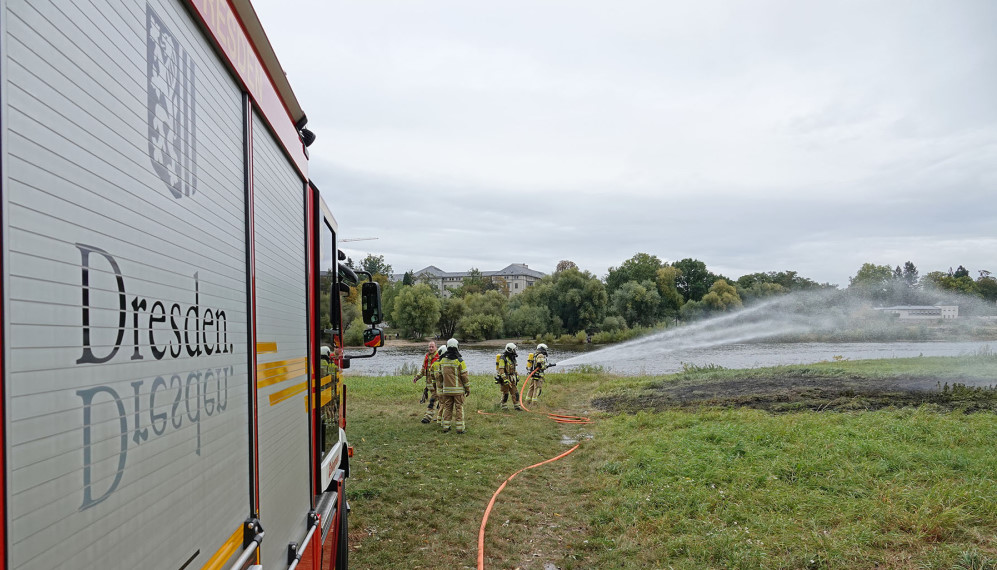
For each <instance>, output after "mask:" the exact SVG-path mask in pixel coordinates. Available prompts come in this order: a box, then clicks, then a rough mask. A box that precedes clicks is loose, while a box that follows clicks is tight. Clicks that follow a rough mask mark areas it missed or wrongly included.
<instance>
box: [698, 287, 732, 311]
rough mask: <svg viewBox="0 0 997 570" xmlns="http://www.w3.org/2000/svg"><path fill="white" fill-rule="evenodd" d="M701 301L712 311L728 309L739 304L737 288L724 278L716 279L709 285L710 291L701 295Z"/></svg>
mask: <svg viewBox="0 0 997 570" xmlns="http://www.w3.org/2000/svg"><path fill="white" fill-rule="evenodd" d="M702 302H703V304H704V305H706V306H707V307H709V308H710V310H711V311H714V312H722V311H730V310H732V309H736V308H739V307H740V306H741V298H740V297H739V296H738V294H737V289H736V288H734V286H733V285H731V284H729V283H727V281H726V280H725V279H717V280H716V281H715V282H714V283H713V285H711V286H710V292H709V293H707V294H705V295H703V301H702Z"/></svg>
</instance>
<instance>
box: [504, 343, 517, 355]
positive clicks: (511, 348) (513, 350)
mask: <svg viewBox="0 0 997 570" xmlns="http://www.w3.org/2000/svg"><path fill="white" fill-rule="evenodd" d="M505 351H506V352H510V353H512V354H516V345H515V344H513V343H511V342H510V343H509V344H507V345H505Z"/></svg>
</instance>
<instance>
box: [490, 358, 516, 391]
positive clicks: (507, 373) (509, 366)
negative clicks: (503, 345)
mask: <svg viewBox="0 0 997 570" xmlns="http://www.w3.org/2000/svg"><path fill="white" fill-rule="evenodd" d="M495 374H496V375H498V377H499V378H500V379H501V381H502V383H503V384H507V383H509V382H512V383H513V384H515V383H517V382H519V376H518V375H517V374H516V357H515V356H513V355H511V354H508V353H505V352H503V353H502V354H500V355H499V357H498V360H497V361H496V362H495Z"/></svg>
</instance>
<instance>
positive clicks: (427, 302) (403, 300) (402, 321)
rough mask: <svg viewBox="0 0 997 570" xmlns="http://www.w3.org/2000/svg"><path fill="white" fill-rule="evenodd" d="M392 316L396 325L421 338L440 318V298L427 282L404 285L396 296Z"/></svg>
mask: <svg viewBox="0 0 997 570" xmlns="http://www.w3.org/2000/svg"><path fill="white" fill-rule="evenodd" d="M392 316H393V318H394V320H393V323H394V324H395V326H398V327H401V328H402V329H404V330H406V331H410V332H412V333H414V335H415V336H416V337H420V338H421V337H422V336H423V334H424V333H427V332H429V331H431V330H433V328H434V327H435V326H436V324H437V323H438V322H439V320H440V299H439V297H437V296H436V292H435V291H434V290H433V288H432V287H430V286H429V285H426V284H425V283H420V284H418V285H413V286H411V287H403V288H402V290H401V291H400V292H399V293H398V295H397V296H396V297H395V300H394V307H393V308H392Z"/></svg>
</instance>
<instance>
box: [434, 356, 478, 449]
mask: <svg viewBox="0 0 997 570" xmlns="http://www.w3.org/2000/svg"><path fill="white" fill-rule="evenodd" d="M439 368H440V372H439V377H440V378H441V386H440V402H441V405H442V407H443V433H447V432H448V431H450V428H451V427H452V428H454V429H455V430H456V431H457V433H464V432H465V431H467V426H466V425H465V424H464V398H465V397H467V396H468V395H469V394H470V393H471V388H470V386H469V385H468V381H467V364H466V363H465V362H464V359H463V358H462V357H461V356H460V351H458V350H457V339H455V338H452V339H450V340H448V341H447V351H446V352H445V353H444V354H443V358H441V359H440V361H439Z"/></svg>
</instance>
